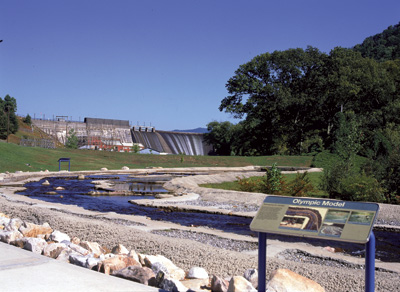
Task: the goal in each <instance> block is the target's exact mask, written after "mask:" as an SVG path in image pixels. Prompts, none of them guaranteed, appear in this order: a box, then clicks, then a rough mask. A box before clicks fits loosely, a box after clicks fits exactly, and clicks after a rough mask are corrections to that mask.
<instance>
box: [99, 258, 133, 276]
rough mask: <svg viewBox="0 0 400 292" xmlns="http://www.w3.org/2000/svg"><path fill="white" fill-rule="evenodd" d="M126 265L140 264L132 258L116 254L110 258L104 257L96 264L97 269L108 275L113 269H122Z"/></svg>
mask: <svg viewBox="0 0 400 292" xmlns="http://www.w3.org/2000/svg"><path fill="white" fill-rule="evenodd" d="M128 266H141V265H140V263H138V262H137V261H135V259H134V258H131V257H128V256H123V255H117V256H115V257H112V258H108V259H105V260H103V261H101V262H100V263H99V264H98V265H97V271H98V272H101V271H104V274H106V275H110V274H111V273H112V272H114V271H118V270H122V269H124V268H126V267H128Z"/></svg>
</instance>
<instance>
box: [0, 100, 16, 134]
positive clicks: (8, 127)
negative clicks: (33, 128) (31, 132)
mask: <svg viewBox="0 0 400 292" xmlns="http://www.w3.org/2000/svg"><path fill="white" fill-rule="evenodd" d="M16 111H17V100H16V99H15V98H14V97H11V96H9V95H8V94H7V95H6V96H5V97H4V100H3V99H2V98H0V138H1V139H6V138H7V134H15V133H16V132H17V131H18V126H19V125H18V119H17V115H16Z"/></svg>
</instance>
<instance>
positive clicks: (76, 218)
mask: <svg viewBox="0 0 400 292" xmlns="http://www.w3.org/2000/svg"><path fill="white" fill-rule="evenodd" d="M4 190H5V189H3V190H2V189H0V193H5V192H4ZM12 192H13V189H12V188H10V190H9V193H6V194H5V195H2V196H0V205H1V210H0V212H3V213H6V214H8V215H10V216H11V217H13V218H14V217H18V218H21V219H22V220H27V221H29V222H32V223H35V224H44V223H45V222H47V223H48V224H49V225H50V226H52V228H53V229H57V230H60V231H61V232H65V233H67V234H69V235H70V236H71V237H78V238H80V239H81V240H87V241H96V242H98V243H99V244H100V245H102V246H105V247H108V248H109V249H111V248H112V247H114V246H116V245H118V244H122V245H124V246H126V247H127V248H128V249H133V250H135V251H137V252H138V253H143V254H152V255H156V254H160V255H163V256H165V257H167V258H169V259H171V261H173V262H174V263H175V264H176V265H177V266H179V267H181V268H182V269H184V270H189V269H190V268H191V267H203V268H204V269H206V270H207V272H208V273H209V274H212V275H218V276H220V277H223V278H224V277H232V276H235V275H243V273H244V272H245V271H246V270H248V269H255V268H257V255H256V254H254V253H250V252H247V251H248V249H249V250H253V251H254V248H256V245H257V243H256V241H255V240H254V239H252V240H250V239H249V240H247V239H246V240H245V241H241V240H229V238H228V236H227V235H224V236H221V237H215V236H212V235H210V234H209V233H207V232H202V231H199V230H198V229H197V228H186V229H185V228H182V227H179V226H173V225H172V226H171V227H170V228H169V229H168V228H167V227H165V226H164V227H161V226H162V225H163V224H162V223H161V222H148V221H146V220H145V219H144V218H134V217H132V216H126V215H125V216H120V215H117V214H115V213H113V214H110V213H108V214H104V213H99V212H91V211H86V210H82V209H80V208H76V207H75V208H73V207H71V206H69V207H66V206H63V205H58V204H49V203H46V204H44V203H43V202H40V201H35V200H27V199H25V198H19V197H18V196H17V195H14V196H13V195H11V193H12ZM202 192H205V191H204V190H202V191H199V192H198V193H200V195H201V194H202ZM209 197H210V196H208V195H205V196H202V198H203V199H204V198H206V199H207V200H204V201H206V202H208V203H206V204H212V203H209V202H211V200H208V198H209ZM230 198H232V197H230ZM238 200H239V199H236V198H233V200H225V201H224V202H222V200H220V201H217V202H215V204H222V205H225V206H229V205H230V206H234V205H235V206H237V204H236V203H237V202H238ZM246 202H247V201H246ZM196 204H197V203H196ZM200 204H201V203H200ZM244 205H246V206H248V205H251V202H250V204H247V203H246V204H244ZM254 205H255V204H254ZM214 207H215V206H214ZM240 211H242V212H243V211H245V210H240ZM139 219H140V220H139ZM381 220H384V221H382V222H388V223H391V222H392V223H394V224H393V225H397V223H398V220H396V218H393V217H391V216H389V215H388V216H383V217H382V218H381ZM385 220H386V221H385ZM150 223H152V224H153V225H155V226H159V228H151V229H150V230H149V229H147V228H148V226H149V224H150ZM175 229H179V231H175ZM182 230H184V231H182ZM149 231H150V232H149ZM174 232H177V233H176V234H173V233H174ZM171 235H173V236H171ZM177 238H179V240H177ZM227 238H228V239H227ZM207 241H208V242H207ZM210 241H211V242H212V244H210ZM278 244H279V243H278ZM282 245H284V243H282ZM267 250H268V248H267ZM287 250H288V251H287V252H286V254H285V253H280V254H279V253H278V255H277V256H272V257H268V260H267V275H270V274H271V273H272V271H275V270H277V269H279V268H283V269H289V270H291V271H293V272H296V273H298V274H300V275H302V276H304V277H307V278H309V279H312V280H314V281H315V282H317V283H319V284H320V285H321V286H322V287H324V288H325V290H326V291H364V279H365V278H364V277H365V275H364V273H365V271H364V269H363V267H362V265H358V264H351V263H343V264H342V265H341V263H340V262H338V261H330V262H329V261H327V260H326V258H325V259H324V257H323V256H320V257H319V258H320V259H323V260H322V261H321V260H318V261H317V260H314V262H313V261H310V260H306V259H310V258H312V257H311V256H310V255H308V254H307V253H303V254H299V253H298V252H296V251H292V249H290V248H288V249H287ZM295 258H297V259H298V260H297V261H296V260H295ZM299 258H300V260H299ZM301 258H303V259H301ZM317 258H318V257H317ZM361 262H362V261H361ZM334 263H335V264H334ZM397 264H398V263H397ZM399 279H400V275H399V273H396V272H393V271H389V270H385V269H383V270H382V269H381V270H378V271H376V280H375V281H376V290H375V291H400V288H399V287H398V280H399Z"/></svg>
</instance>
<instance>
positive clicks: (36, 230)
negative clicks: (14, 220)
mask: <svg viewBox="0 0 400 292" xmlns="http://www.w3.org/2000/svg"><path fill="white" fill-rule="evenodd" d="M18 230H19V232H21V233H22V235H23V236H24V237H41V238H45V236H46V235H47V236H49V235H50V234H51V233H52V232H53V229H52V228H51V227H50V225H49V224H48V223H45V224H43V225H36V224H33V223H29V222H24V224H22V225H21V226H20V227H19V229H18Z"/></svg>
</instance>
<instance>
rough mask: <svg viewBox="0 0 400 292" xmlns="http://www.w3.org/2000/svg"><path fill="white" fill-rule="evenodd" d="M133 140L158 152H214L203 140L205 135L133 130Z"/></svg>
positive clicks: (203, 153)
mask: <svg viewBox="0 0 400 292" xmlns="http://www.w3.org/2000/svg"><path fill="white" fill-rule="evenodd" d="M132 140H133V142H134V143H140V144H142V145H144V146H145V148H150V149H154V150H156V151H158V152H164V153H170V154H185V155H208V154H209V152H210V151H211V150H212V148H211V146H209V145H207V144H206V143H205V142H204V140H203V134H198V133H184V132H172V131H136V130H135V129H132Z"/></svg>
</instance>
